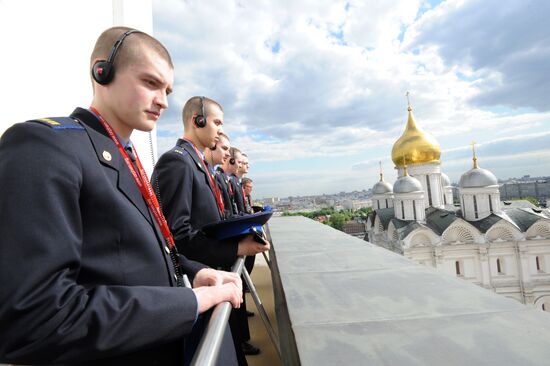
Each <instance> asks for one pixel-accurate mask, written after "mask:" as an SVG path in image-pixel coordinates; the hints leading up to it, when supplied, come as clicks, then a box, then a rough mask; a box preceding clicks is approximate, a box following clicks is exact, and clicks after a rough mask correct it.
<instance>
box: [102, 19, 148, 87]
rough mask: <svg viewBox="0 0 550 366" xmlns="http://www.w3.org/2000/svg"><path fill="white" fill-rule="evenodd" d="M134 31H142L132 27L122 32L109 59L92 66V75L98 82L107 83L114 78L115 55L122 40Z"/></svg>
mask: <svg viewBox="0 0 550 366" xmlns="http://www.w3.org/2000/svg"><path fill="white" fill-rule="evenodd" d="M132 33H141V32H140V31H138V30H135V29H131V30H128V31H126V32H124V33H122V35H121V36H120V37H118V39H117V40H116V42H115V44H114V45H113V48H112V49H111V53H110V54H109V57H108V58H107V61H105V60H100V61H97V62H96V63H95V64H94V66H93V67H92V77H93V78H94V80H95V81H96V82H97V83H98V84H101V85H107V84H109V83H110V82H111V81H112V80H113V78H114V77H115V67H114V61H115V56H116V54H117V52H118V49H119V48H120V46H122V42H124V39H125V38H126V37H128V36H129V35H130V34H132Z"/></svg>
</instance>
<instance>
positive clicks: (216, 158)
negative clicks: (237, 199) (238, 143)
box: [204, 132, 235, 219]
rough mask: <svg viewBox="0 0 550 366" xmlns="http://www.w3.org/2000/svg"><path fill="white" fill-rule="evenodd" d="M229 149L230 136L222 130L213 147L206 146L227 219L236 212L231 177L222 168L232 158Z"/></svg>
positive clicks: (208, 160)
mask: <svg viewBox="0 0 550 366" xmlns="http://www.w3.org/2000/svg"><path fill="white" fill-rule="evenodd" d="M229 149H230V143H229V137H228V136H227V135H226V134H225V133H223V132H220V140H219V141H218V143H217V144H216V145H215V146H214V148H213V149H211V148H209V147H205V148H204V155H205V157H206V161H207V162H209V163H210V164H209V168H210V170H211V172H212V174H213V175H214V181H215V182H216V184H217V186H218V189H219V190H220V193H221V195H222V199H223V206H224V218H226V219H228V218H230V217H232V216H233V215H234V214H235V212H234V211H233V200H232V199H231V193H230V190H229V178H228V177H227V175H225V173H224V171H223V168H222V165H223V164H224V163H225V162H226V161H227V160H229V159H230V158H231V154H230V153H229Z"/></svg>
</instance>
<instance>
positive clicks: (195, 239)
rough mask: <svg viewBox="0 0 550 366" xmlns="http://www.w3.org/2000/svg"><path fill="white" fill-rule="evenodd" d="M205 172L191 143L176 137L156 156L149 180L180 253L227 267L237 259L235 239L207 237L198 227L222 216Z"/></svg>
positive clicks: (202, 261)
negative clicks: (156, 159) (170, 147)
mask: <svg viewBox="0 0 550 366" xmlns="http://www.w3.org/2000/svg"><path fill="white" fill-rule="evenodd" d="M208 172H209V170H208V167H205V166H204V164H203V162H202V161H201V159H200V158H199V156H198V155H197V153H196V152H195V149H194V148H193V146H192V145H191V143H189V142H188V141H186V140H183V139H179V140H178V142H177V144H176V146H175V147H174V148H172V149H171V150H169V151H167V152H166V153H164V154H163V155H162V156H161V157H160V159H159V161H158V162H157V164H156V165H155V169H154V171H153V175H152V177H151V182H152V185H153V189H154V190H155V192H156V193H157V197H158V198H159V201H160V204H161V207H162V210H163V212H164V215H165V216H166V220H167V221H168V225H169V226H170V230H171V231H172V235H173V236H174V240H175V241H176V245H177V247H178V250H179V251H180V253H182V254H185V256H187V257H188V258H190V259H193V260H197V261H199V262H201V263H204V264H207V265H209V266H211V267H215V268H220V267H221V268H224V269H229V268H230V267H231V265H232V264H233V263H234V262H235V260H236V259H237V245H238V243H237V241H236V240H223V241H220V240H217V239H213V238H209V237H207V236H206V235H205V234H204V233H203V232H202V231H201V228H202V227H203V226H204V225H206V224H209V223H213V222H218V221H221V220H222V216H221V213H220V211H219V209H218V205H217V203H216V199H215V198H214V194H213V191H212V186H211V184H210V180H209V178H208V174H209V173H208Z"/></svg>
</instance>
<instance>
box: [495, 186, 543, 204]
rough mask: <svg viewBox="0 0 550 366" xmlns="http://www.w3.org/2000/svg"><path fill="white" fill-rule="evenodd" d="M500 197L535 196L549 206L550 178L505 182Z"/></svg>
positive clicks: (505, 198) (509, 198)
mask: <svg viewBox="0 0 550 366" xmlns="http://www.w3.org/2000/svg"><path fill="white" fill-rule="evenodd" d="M500 197H501V198H502V199H503V200H511V199H514V198H516V199H517V198H526V197H535V198H536V199H537V200H538V201H539V202H540V203H541V204H543V205H545V206H546V207H548V206H547V205H546V200H547V199H548V198H549V197H550V180H536V181H512V182H505V183H503V184H502V185H501V186H500Z"/></svg>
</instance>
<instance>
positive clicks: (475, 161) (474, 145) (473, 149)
mask: <svg viewBox="0 0 550 366" xmlns="http://www.w3.org/2000/svg"><path fill="white" fill-rule="evenodd" d="M471 145H472V155H473V158H472V160H473V161H474V169H477V168H479V167H478V166H477V156H476V142H475V141H472V143H471Z"/></svg>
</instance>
